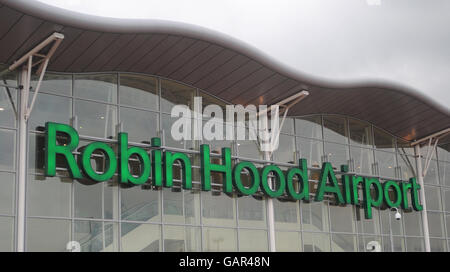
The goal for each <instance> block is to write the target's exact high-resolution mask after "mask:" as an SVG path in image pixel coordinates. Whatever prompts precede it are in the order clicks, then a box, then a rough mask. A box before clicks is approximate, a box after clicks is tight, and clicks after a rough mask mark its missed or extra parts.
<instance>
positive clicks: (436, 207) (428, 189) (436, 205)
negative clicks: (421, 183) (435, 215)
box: [425, 186, 442, 211]
mask: <svg viewBox="0 0 450 272" xmlns="http://www.w3.org/2000/svg"><path fill="white" fill-rule="evenodd" d="M425 199H426V201H427V210H428V211H441V210H442V206H441V189H440V188H439V187H432V186H425Z"/></svg>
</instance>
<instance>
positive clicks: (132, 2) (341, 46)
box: [39, 0, 450, 109]
mask: <svg viewBox="0 0 450 272" xmlns="http://www.w3.org/2000/svg"><path fill="white" fill-rule="evenodd" d="M39 1H41V2H44V3H47V4H51V5H55V6H58V7H61V8H66V9H71V10H74V11H78V12H83V13H88V14H92V15H99V16H105V17H116V18H150V19H163V20H171V21H177V22H185V23H190V24H195V25H199V26H203V27H206V28H209V29H212V30H216V31H219V32H222V33H225V34H228V35H230V36H233V37H234V38H237V39H240V40H242V41H244V42H245V43H247V44H250V45H252V46H254V47H256V48H258V49H260V50H261V51H263V52H265V53H266V54H268V55H270V56H271V57H273V58H275V59H277V60H278V61H280V62H282V63H285V64H286V65H288V66H291V67H293V68H295V69H297V70H300V71H302V72H304V73H306V74H311V75H314V76H317V77H324V78H328V79H332V80H358V81H360V80H365V79H370V80H373V79H382V80H389V81H391V82H397V83H400V84H402V85H407V86H410V87H412V88H414V89H416V90H418V91H421V92H423V93H425V94H426V95H427V96H428V97H431V98H432V100H434V101H435V102H437V103H439V104H441V105H442V106H444V107H446V108H448V109H450V1H448V0H432V1H430V0H339V1H338V0H220V1H219V0H189V1H187V0H159V1H156V0H126V1H124V0H95V1H93V0H39ZM377 3H378V4H377Z"/></svg>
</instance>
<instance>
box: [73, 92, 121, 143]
mask: <svg viewBox="0 0 450 272" xmlns="http://www.w3.org/2000/svg"><path fill="white" fill-rule="evenodd" d="M74 115H75V116H76V117H77V122H78V124H77V126H78V127H77V128H76V129H77V131H78V133H79V134H80V135H86V136H94V137H100V138H109V139H111V138H113V137H114V136H116V133H115V130H116V129H115V126H116V124H117V107H116V106H111V105H106V104H101V103H96V102H90V101H83V100H75V102H74Z"/></svg>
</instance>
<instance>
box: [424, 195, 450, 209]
mask: <svg viewBox="0 0 450 272" xmlns="http://www.w3.org/2000/svg"><path fill="white" fill-rule="evenodd" d="M443 190H444V205H445V206H444V207H445V208H444V209H445V211H446V212H450V190H449V189H443ZM427 205H428V204H427Z"/></svg>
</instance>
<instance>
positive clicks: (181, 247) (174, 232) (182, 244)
mask: <svg viewBox="0 0 450 272" xmlns="http://www.w3.org/2000/svg"><path fill="white" fill-rule="evenodd" d="M200 238H201V237H200V228H194V227H184V226H164V251H165V252H184V251H200V250H201V239H200Z"/></svg>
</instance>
